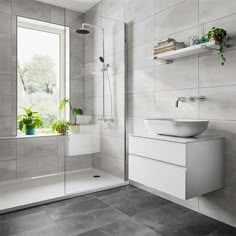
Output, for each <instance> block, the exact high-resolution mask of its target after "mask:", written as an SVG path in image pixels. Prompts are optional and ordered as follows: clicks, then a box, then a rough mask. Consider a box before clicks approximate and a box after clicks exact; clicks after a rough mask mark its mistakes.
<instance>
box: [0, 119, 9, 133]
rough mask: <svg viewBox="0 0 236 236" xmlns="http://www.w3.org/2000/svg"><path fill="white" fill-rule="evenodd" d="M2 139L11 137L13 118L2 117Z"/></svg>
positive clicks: (0, 122) (0, 131)
mask: <svg viewBox="0 0 236 236" xmlns="http://www.w3.org/2000/svg"><path fill="white" fill-rule="evenodd" d="M0 124H1V126H0V137H9V136H11V133H12V130H11V116H7V117H0Z"/></svg>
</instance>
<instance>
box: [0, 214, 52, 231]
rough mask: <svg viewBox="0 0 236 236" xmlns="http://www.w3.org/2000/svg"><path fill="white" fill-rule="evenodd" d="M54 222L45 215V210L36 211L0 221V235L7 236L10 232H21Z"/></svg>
mask: <svg viewBox="0 0 236 236" xmlns="http://www.w3.org/2000/svg"><path fill="white" fill-rule="evenodd" d="M53 223H54V222H53V221H52V220H51V219H50V218H49V217H48V216H47V214H46V213H45V212H37V213H33V214H29V215H24V216H20V217H17V218H14V219H9V220H6V221H1V222H0V235H1V236H8V235H10V234H16V233H21V232H24V231H28V230H31V229H35V228H38V227H42V226H45V225H49V224H53Z"/></svg>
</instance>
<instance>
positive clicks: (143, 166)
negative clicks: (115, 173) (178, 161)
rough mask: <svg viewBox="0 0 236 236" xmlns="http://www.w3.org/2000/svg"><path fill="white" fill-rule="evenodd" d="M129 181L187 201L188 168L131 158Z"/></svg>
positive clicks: (136, 157) (146, 159) (135, 157)
mask: <svg viewBox="0 0 236 236" xmlns="http://www.w3.org/2000/svg"><path fill="white" fill-rule="evenodd" d="M129 179H130V180H133V181H135V182H138V183H141V184H143V185H146V186H148V187H151V188H154V189H158V190H159V191H162V192H165V193H167V194H170V195H172V196H175V197H178V198H181V199H186V168H185V167H181V166H176V165H172V164H168V163H164V162H160V161H155V160H151V159H148V158H143V157H140V156H134V155H130V156H129Z"/></svg>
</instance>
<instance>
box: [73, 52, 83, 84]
mask: <svg viewBox="0 0 236 236" xmlns="http://www.w3.org/2000/svg"><path fill="white" fill-rule="evenodd" d="M70 75H71V79H72V80H82V79H83V56H82V55H81V56H71V58H70Z"/></svg>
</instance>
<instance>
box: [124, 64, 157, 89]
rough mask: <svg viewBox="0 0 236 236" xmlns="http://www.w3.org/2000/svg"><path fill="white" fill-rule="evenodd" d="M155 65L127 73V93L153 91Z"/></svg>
mask: <svg viewBox="0 0 236 236" xmlns="http://www.w3.org/2000/svg"><path fill="white" fill-rule="evenodd" d="M154 89H155V67H148V68H145V69H141V70H133V71H129V73H128V93H146V92H154Z"/></svg>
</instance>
